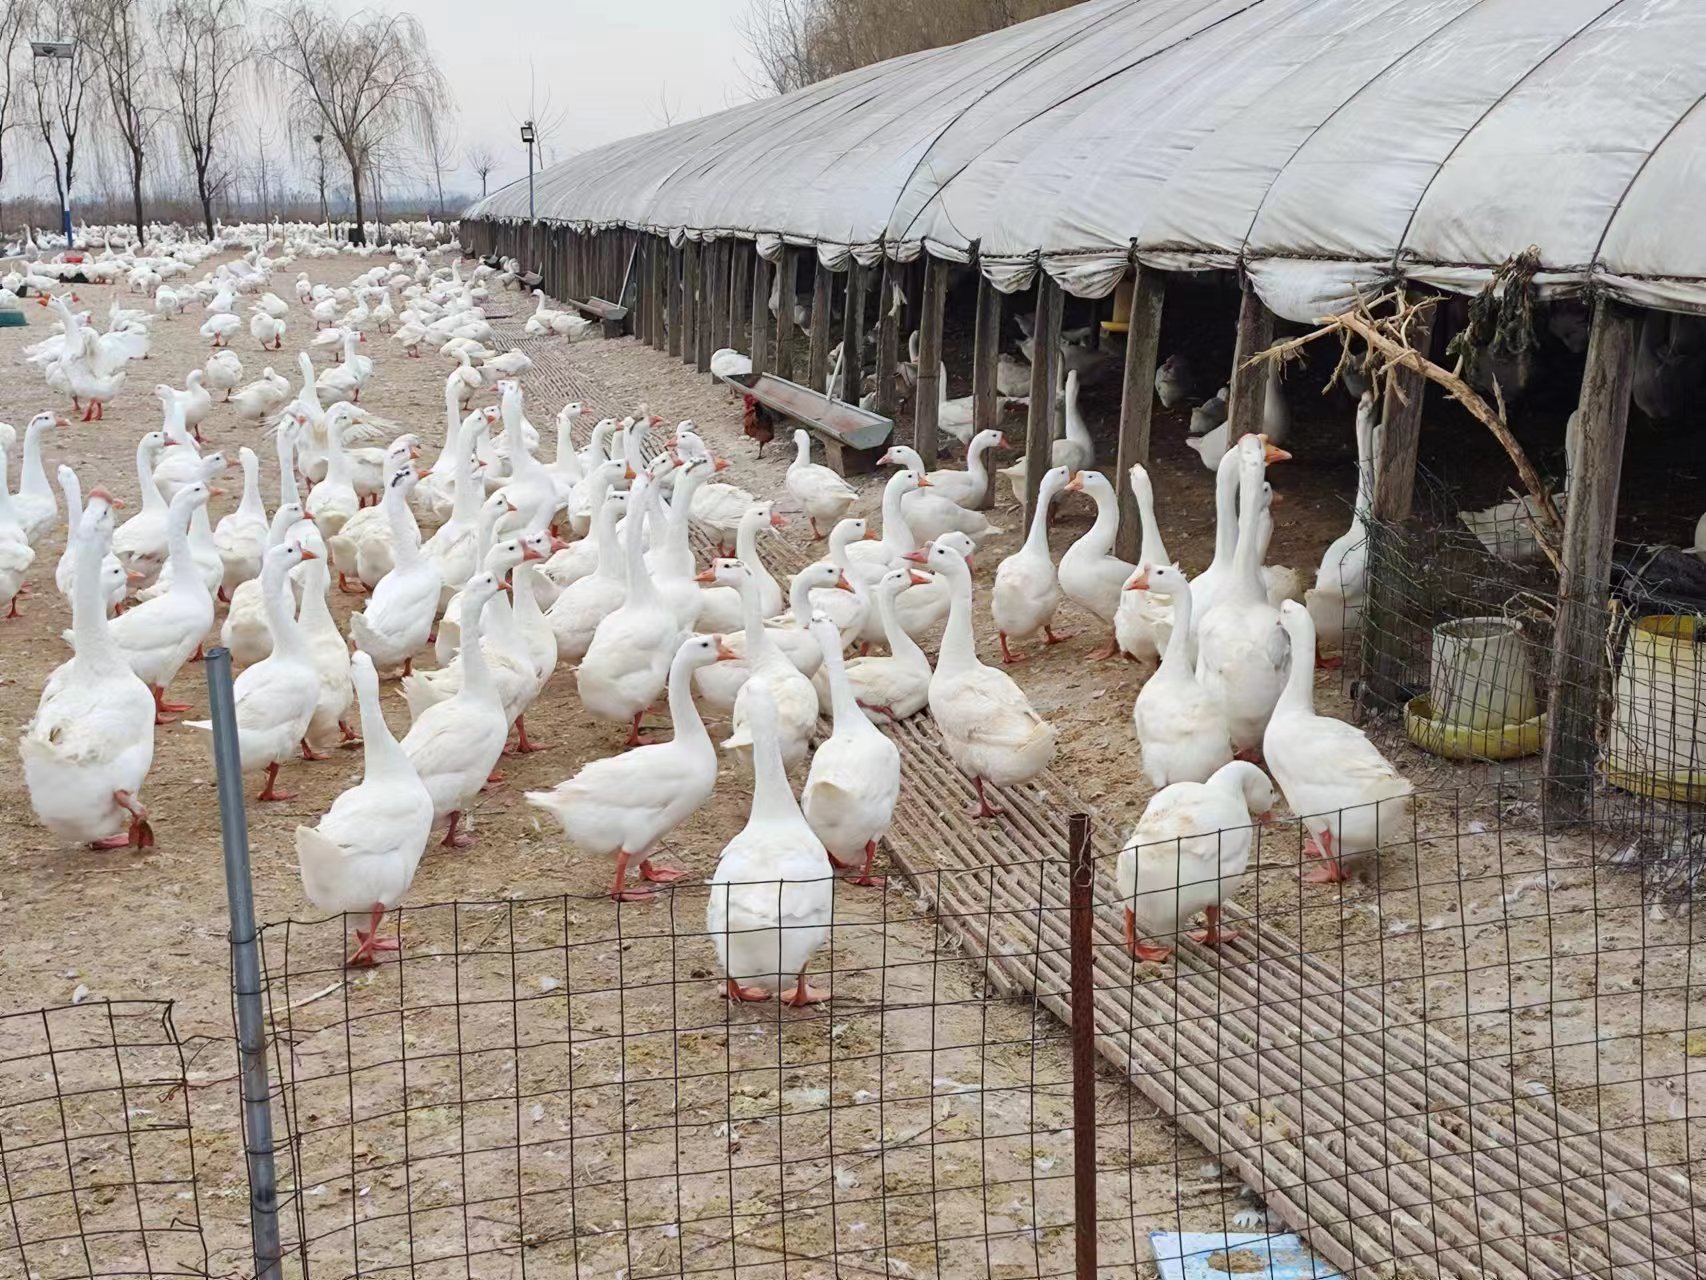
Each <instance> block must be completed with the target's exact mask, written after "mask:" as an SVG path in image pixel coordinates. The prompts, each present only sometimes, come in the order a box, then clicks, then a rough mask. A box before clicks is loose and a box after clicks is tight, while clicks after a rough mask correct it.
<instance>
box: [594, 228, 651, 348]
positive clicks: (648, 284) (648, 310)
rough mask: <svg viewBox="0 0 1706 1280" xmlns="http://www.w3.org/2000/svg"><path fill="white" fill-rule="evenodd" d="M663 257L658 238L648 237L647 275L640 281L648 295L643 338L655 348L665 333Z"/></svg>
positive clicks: (642, 288) (641, 290)
mask: <svg viewBox="0 0 1706 1280" xmlns="http://www.w3.org/2000/svg"><path fill="white" fill-rule="evenodd" d="M662 257H663V252H662V249H661V246H660V242H659V240H658V238H657V237H656V236H653V235H648V236H647V237H646V274H645V275H644V276H643V277H641V280H640V292H642V293H644V294H645V295H646V327H645V330H644V332H643V333H642V334H641V336H642V337H643V338H644V339H645V340H646V345H647V346H649V347H653V348H655V347H657V346H658V345H659V338H660V335H661V334H662V333H663V316H662V314H661V312H662V307H661V305H660V301H661V300H660V299H659V297H658V293H659V288H660V285H661V284H662V281H663V264H662V262H661V261H660V259H661V258H662ZM576 296H577V297H580V298H583V299H584V298H585V296H586V295H585V294H577V295H576Z"/></svg>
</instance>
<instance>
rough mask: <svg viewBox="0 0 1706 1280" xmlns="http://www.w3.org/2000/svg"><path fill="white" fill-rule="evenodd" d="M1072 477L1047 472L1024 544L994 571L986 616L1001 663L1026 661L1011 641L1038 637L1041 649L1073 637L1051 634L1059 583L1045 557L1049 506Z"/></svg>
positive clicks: (1061, 470)
mask: <svg viewBox="0 0 1706 1280" xmlns="http://www.w3.org/2000/svg"><path fill="white" fill-rule="evenodd" d="M1071 478H1072V475H1071V473H1070V472H1069V471H1067V469H1066V468H1065V467H1051V468H1050V469H1049V470H1047V471H1046V472H1044V473H1043V478H1042V480H1041V482H1040V483H1039V484H1038V485H1037V508H1036V510H1035V511H1033V512H1032V513H1031V527H1030V530H1029V532H1027V533H1026V535H1025V543H1024V545H1023V546H1021V547H1020V548H1019V549H1018V550H1017V551H1015V552H1014V553H1013V554H1012V555H1010V556H1008V557H1007V558H1006V559H1005V560H1003V561H1002V562H1001V563H1000V564H998V565H997V566H996V567H995V587H994V590H993V593H992V594H991V596H990V613H991V615H992V616H993V617H994V619H995V628H996V636H997V638H998V639H999V640H1000V642H1001V661H1002V662H1005V663H1014V662H1025V661H1027V660H1028V659H1029V657H1030V655H1029V654H1025V653H1016V652H1014V650H1013V648H1012V646H1011V645H1010V643H1009V641H1012V640H1019V641H1024V640H1029V639H1031V638H1032V637H1033V636H1035V635H1036V634H1037V633H1038V632H1039V631H1040V632H1042V636H1043V643H1044V644H1059V643H1060V642H1061V641H1063V640H1070V639H1071V638H1072V633H1071V632H1068V633H1067V634H1065V635H1056V634H1055V633H1054V615H1055V610H1057V609H1059V608H1060V580H1059V578H1058V577H1057V576H1056V574H1055V568H1054V558H1053V557H1052V556H1050V555H1049V548H1048V522H1049V504H1050V503H1052V502H1053V501H1054V498H1055V495H1056V494H1058V493H1060V492H1061V491H1062V490H1063V489H1065V488H1066V485H1067V482H1068V481H1069V480H1070V479H1071Z"/></svg>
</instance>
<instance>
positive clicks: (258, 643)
mask: <svg viewBox="0 0 1706 1280" xmlns="http://www.w3.org/2000/svg"><path fill="white" fill-rule="evenodd" d="M302 519H303V514H302V504H301V503H299V502H283V503H280V504H279V505H278V507H277V508H275V509H274V511H273V513H272V523H271V525H269V526H268V528H267V550H268V551H270V550H271V549H272V548H274V547H276V546H279V545H280V544H281V543H283V542H284V540H285V538H286V537H288V536H289V534H290V531H291V530H292V529H294V528H295V527H296V526H297V525H298V524H299V523H301V521H302ZM261 564H262V566H263V567H264V566H265V564H266V552H265V551H263V552H262V553H261ZM219 643H220V644H222V645H224V646H225V647H226V648H227V649H229V650H230V651H231V661H232V663H233V664H235V665H236V666H238V667H248V666H253V665H254V664H255V663H257V662H259V661H260V660H261V659H262V658H264V657H266V656H267V654H269V653H271V652H272V629H271V628H270V627H269V626H268V625H267V610H266V598H265V596H264V595H263V593H262V591H261V580H260V579H259V578H250V579H249V580H248V581H247V582H240V583H238V584H237V589H236V590H235V591H233V592H232V593H231V603H230V605H229V607H227V609H226V610H225V621H224V622H223V623H222V624H221V625H220V628H219Z"/></svg>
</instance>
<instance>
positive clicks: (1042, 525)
mask: <svg viewBox="0 0 1706 1280" xmlns="http://www.w3.org/2000/svg"><path fill="white" fill-rule="evenodd" d="M1053 500H1054V491H1053V489H1049V488H1045V489H1043V490H1042V491H1041V492H1039V493H1038V494H1037V509H1036V510H1035V511H1033V512H1031V527H1030V528H1029V529H1028V530H1026V531H1025V550H1026V551H1027V552H1029V553H1030V554H1031V555H1041V556H1047V555H1048V553H1049V551H1048V512H1049V503H1050V502H1052V501H1053ZM1096 514H1097V516H1098V517H1100V515H1101V512H1100V511H1098V512H1097V513H1096Z"/></svg>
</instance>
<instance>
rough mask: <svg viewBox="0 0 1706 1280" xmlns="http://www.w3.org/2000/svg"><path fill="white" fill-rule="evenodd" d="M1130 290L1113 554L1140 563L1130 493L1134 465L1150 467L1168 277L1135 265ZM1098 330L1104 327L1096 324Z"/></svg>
mask: <svg viewBox="0 0 1706 1280" xmlns="http://www.w3.org/2000/svg"><path fill="white" fill-rule="evenodd" d="M1133 270H1134V271H1135V272H1136V273H1137V274H1136V279H1135V280H1134V281H1133V283H1132V290H1131V315H1130V317H1129V321H1130V327H1129V328H1127V329H1126V335H1125V381H1124V383H1123V384H1122V386H1121V389H1120V443H1119V460H1118V461H1117V462H1116V463H1115V464H1114V487H1115V489H1117V490H1118V491H1119V495H1120V528H1119V532H1118V533H1117V534H1116V535H1115V536H1114V554H1115V555H1116V556H1118V557H1120V559H1122V560H1129V561H1131V562H1132V563H1133V564H1135V563H1137V556H1138V551H1139V549H1140V548H1141V545H1142V537H1143V529H1142V526H1141V523H1140V521H1139V519H1138V513H1137V495H1136V494H1134V493H1133V492H1132V491H1131V468H1132V464H1133V463H1137V462H1141V463H1143V464H1144V465H1145V466H1148V465H1149V428H1150V424H1151V422H1152V421H1153V420H1154V417H1155V357H1156V355H1157V354H1158V353H1159V351H1160V347H1161V305H1162V303H1163V302H1165V301H1166V297H1167V277H1166V276H1164V275H1163V274H1162V273H1161V272H1159V271H1157V270H1155V269H1154V268H1153V267H1145V266H1144V265H1143V264H1142V263H1136V264H1134V266H1133ZM1097 327H1098V328H1100V326H1099V325H1098V326H1097Z"/></svg>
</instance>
